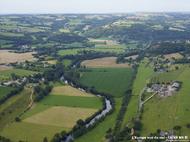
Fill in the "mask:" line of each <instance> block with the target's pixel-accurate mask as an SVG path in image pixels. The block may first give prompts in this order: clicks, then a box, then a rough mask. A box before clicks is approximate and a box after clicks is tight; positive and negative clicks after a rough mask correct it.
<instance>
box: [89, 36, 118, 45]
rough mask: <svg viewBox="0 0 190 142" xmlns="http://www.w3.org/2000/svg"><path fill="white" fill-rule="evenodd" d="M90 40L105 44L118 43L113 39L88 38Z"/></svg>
mask: <svg viewBox="0 0 190 142" xmlns="http://www.w3.org/2000/svg"><path fill="white" fill-rule="evenodd" d="M89 40H90V41H91V42H94V43H99V44H106V45H118V43H117V42H116V41H114V40H105V39H93V38H89Z"/></svg>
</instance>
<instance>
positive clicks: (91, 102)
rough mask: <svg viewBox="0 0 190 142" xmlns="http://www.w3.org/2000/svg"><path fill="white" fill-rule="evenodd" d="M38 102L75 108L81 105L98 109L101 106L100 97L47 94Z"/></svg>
mask: <svg viewBox="0 0 190 142" xmlns="http://www.w3.org/2000/svg"><path fill="white" fill-rule="evenodd" d="M40 103H42V104H44V105H49V106H68V107H75V108H77V107H82V108H97V109H100V108H101V107H102V102H101V99H100V98H97V97H80V96H79V97H78V96H77V97H76V96H63V95H49V96H47V97H46V98H44V99H43V100H42V101H41V102H40Z"/></svg>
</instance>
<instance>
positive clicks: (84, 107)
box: [0, 83, 102, 142]
mask: <svg viewBox="0 0 190 142" xmlns="http://www.w3.org/2000/svg"><path fill="white" fill-rule="evenodd" d="M53 85H55V86H61V84H60V83H55V84H53ZM16 103H17V104H18V102H17V100H16V101H15V102H13V104H16ZM28 103H29V102H28ZM100 108H102V101H101V99H100V98H97V97H80V96H65V95H60V94H59V95H54V94H50V95H49V96H47V97H46V98H44V100H42V101H40V102H38V103H35V104H34V106H33V108H32V109H30V110H29V111H27V112H26V113H25V114H24V115H23V116H22V117H21V119H22V120H21V122H13V123H12V124H11V125H8V126H6V127H5V128H4V129H2V131H1V132H0V135H2V136H5V137H8V138H10V139H11V140H13V141H19V140H24V141H29V142H33V141H35V142H41V141H42V140H43V138H44V137H47V138H48V140H51V138H52V137H53V136H54V134H55V133H58V132H61V131H63V130H65V131H69V130H70V129H71V128H72V127H73V126H74V125H75V123H76V121H77V120H78V119H83V120H84V119H86V118H87V117H89V116H91V115H92V114H94V113H95V112H96V111H98V109H100ZM0 110H1V109H0ZM15 113H16V112H15ZM49 114H52V115H51V116H50V117H48V116H49ZM66 114H67V115H66ZM34 136H35V137H34Z"/></svg>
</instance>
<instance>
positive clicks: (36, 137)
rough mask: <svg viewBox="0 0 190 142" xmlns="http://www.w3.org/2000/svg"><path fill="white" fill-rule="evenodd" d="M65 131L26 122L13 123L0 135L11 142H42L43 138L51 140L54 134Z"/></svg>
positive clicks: (60, 128) (59, 128)
mask: <svg viewBox="0 0 190 142" xmlns="http://www.w3.org/2000/svg"><path fill="white" fill-rule="evenodd" d="M62 130H67V129H66V128H62V127H55V126H48V125H39V124H33V123H26V122H20V123H18V122H14V123H12V124H11V125H9V126H7V127H6V128H5V129H4V130H3V131H2V132H0V135H2V136H5V137H8V138H10V139H11V140H13V141H15V142H16V141H17V142H18V141H19V140H22V141H28V142H42V141H43V138H44V137H47V138H48V139H51V138H52V137H53V136H54V135H55V132H61V131H62Z"/></svg>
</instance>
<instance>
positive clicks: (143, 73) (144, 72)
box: [123, 60, 153, 126]
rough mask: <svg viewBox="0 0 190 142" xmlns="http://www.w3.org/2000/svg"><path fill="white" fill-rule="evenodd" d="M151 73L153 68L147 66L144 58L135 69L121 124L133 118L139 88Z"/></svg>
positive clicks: (141, 87)
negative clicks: (134, 76)
mask: <svg viewBox="0 0 190 142" xmlns="http://www.w3.org/2000/svg"><path fill="white" fill-rule="evenodd" d="M152 75H153V68H152V67H151V66H147V61H146V60H144V61H143V62H142V63H141V64H140V66H139V68H138V71H137V75H136V78H135V80H134V82H133V87H132V97H131V99H130V102H129V105H128V107H127V111H126V114H125V117H124V121H123V126H125V125H126V124H128V123H129V122H130V121H131V119H132V118H135V116H136V114H137V110H138V101H139V94H140V92H141V90H142V89H143V88H144V87H145V86H146V83H147V82H148V80H149V79H150V78H151V76H152Z"/></svg>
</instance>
